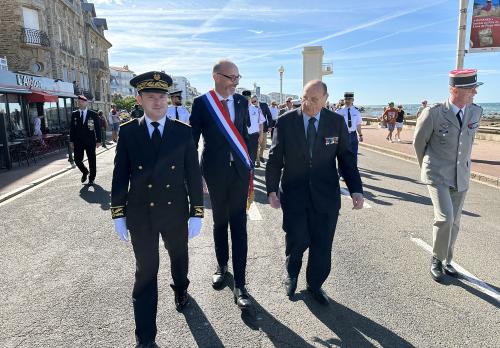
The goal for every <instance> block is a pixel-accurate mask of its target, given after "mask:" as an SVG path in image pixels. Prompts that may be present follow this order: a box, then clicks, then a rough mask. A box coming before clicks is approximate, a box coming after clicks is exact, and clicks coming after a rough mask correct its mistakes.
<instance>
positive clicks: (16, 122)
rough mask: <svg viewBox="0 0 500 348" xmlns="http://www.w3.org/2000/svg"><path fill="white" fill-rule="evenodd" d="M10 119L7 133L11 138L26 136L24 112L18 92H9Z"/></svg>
mask: <svg viewBox="0 0 500 348" xmlns="http://www.w3.org/2000/svg"><path fill="white" fill-rule="evenodd" d="M7 110H8V115H9V117H8V119H7V122H6V128H7V134H8V136H9V139H13V138H19V137H23V136H26V134H25V130H26V128H25V124H24V121H23V116H22V115H23V112H22V110H23V109H22V108H21V103H20V101H19V96H18V95H17V94H7Z"/></svg>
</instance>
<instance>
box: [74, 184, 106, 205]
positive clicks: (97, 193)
mask: <svg viewBox="0 0 500 348" xmlns="http://www.w3.org/2000/svg"><path fill="white" fill-rule="evenodd" d="M110 194H111V192H109V191H107V190H105V189H103V188H102V186H100V185H98V184H94V185H84V186H83V187H82V188H81V189H80V197H81V198H82V199H83V200H84V201H85V202H87V203H91V204H100V205H101V209H102V210H109V206H110V202H111V198H110Z"/></svg>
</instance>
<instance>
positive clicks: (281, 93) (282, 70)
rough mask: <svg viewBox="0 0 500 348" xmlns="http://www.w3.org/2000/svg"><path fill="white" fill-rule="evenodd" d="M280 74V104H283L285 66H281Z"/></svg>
mask: <svg viewBox="0 0 500 348" xmlns="http://www.w3.org/2000/svg"><path fill="white" fill-rule="evenodd" d="M278 72H279V73H280V104H283V73H284V72H285V68H283V65H282V66H280V68H279V69H278Z"/></svg>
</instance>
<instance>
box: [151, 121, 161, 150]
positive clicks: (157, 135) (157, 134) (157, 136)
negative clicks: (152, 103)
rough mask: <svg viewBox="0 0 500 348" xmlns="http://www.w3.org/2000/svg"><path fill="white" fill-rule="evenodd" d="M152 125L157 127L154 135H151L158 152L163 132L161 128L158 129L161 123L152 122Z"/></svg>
mask: <svg viewBox="0 0 500 348" xmlns="http://www.w3.org/2000/svg"><path fill="white" fill-rule="evenodd" d="M151 125H152V126H153V127H155V129H154V131H153V136H152V137H151V141H152V143H153V147H154V149H155V151H156V152H158V150H159V149H160V144H161V134H160V130H159V129H158V126H159V125H160V124H159V123H158V122H151Z"/></svg>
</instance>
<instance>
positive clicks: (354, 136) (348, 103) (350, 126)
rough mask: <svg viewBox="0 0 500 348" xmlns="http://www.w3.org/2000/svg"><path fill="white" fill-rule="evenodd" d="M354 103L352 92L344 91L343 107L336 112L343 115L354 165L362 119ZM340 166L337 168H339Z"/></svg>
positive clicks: (360, 137)
mask: <svg viewBox="0 0 500 348" xmlns="http://www.w3.org/2000/svg"><path fill="white" fill-rule="evenodd" d="M353 103H354V93H353V92H345V93H344V107H342V108H340V109H338V110H337V111H336V113H338V114H340V115H342V116H343V117H344V120H345V123H346V125H347V130H348V131H349V137H350V142H351V149H352V152H353V153H354V158H355V159H356V163H355V164H356V166H357V165H358V139H359V141H363V133H362V132H361V123H362V122H363V119H362V118H361V113H360V112H359V110H358V109H357V108H356V107H355V106H353ZM340 169H341V168H339V170H340Z"/></svg>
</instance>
